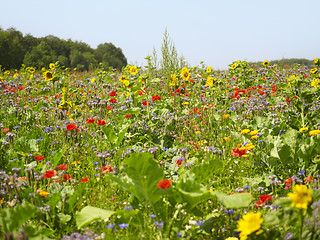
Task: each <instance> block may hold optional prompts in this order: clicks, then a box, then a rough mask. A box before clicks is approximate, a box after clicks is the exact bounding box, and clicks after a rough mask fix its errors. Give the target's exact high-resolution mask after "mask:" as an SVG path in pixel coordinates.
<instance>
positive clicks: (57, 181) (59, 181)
mask: <svg viewBox="0 0 320 240" xmlns="http://www.w3.org/2000/svg"><path fill="white" fill-rule="evenodd" d="M52 182H53V183H61V180H60V179H58V180H52Z"/></svg>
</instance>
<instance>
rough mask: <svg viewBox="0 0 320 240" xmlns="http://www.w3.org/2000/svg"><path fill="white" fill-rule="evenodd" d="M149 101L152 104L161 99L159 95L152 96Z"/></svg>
mask: <svg viewBox="0 0 320 240" xmlns="http://www.w3.org/2000/svg"><path fill="white" fill-rule="evenodd" d="M151 100H152V101H153V102H154V101H156V100H161V97H160V96H159V95H154V96H152V98H151Z"/></svg>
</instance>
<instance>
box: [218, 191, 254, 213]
mask: <svg viewBox="0 0 320 240" xmlns="http://www.w3.org/2000/svg"><path fill="white" fill-rule="evenodd" d="M214 195H216V196H217V198H218V200H219V202H221V203H222V204H223V205H224V206H225V207H226V208H232V209H238V208H245V207H248V206H249V205H250V203H251V201H252V196H251V194H250V193H236V194H233V195H227V194H224V193H219V192H215V193H214Z"/></svg>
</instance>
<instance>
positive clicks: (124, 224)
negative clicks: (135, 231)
mask: <svg viewBox="0 0 320 240" xmlns="http://www.w3.org/2000/svg"><path fill="white" fill-rule="evenodd" d="M127 227H129V224H128V223H120V224H119V228H121V229H125V228H127Z"/></svg>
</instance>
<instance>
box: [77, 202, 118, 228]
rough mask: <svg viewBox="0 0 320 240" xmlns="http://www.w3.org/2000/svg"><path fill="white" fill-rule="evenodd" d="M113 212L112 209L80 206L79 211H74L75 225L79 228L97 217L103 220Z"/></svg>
mask: <svg viewBox="0 0 320 240" xmlns="http://www.w3.org/2000/svg"><path fill="white" fill-rule="evenodd" d="M113 213H114V211H110V210H104V209H101V208H96V207H92V206H86V207H84V208H82V209H81V211H80V212H77V213H76V223H77V227H78V228H79V229H80V228H82V227H84V226H86V225H88V224H89V223H91V222H93V221H95V220H97V219H100V220H105V219H107V218H109V217H110V216H111V215H112V214H113Z"/></svg>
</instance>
